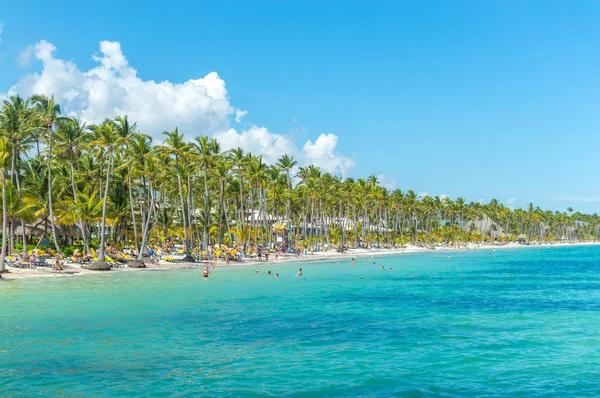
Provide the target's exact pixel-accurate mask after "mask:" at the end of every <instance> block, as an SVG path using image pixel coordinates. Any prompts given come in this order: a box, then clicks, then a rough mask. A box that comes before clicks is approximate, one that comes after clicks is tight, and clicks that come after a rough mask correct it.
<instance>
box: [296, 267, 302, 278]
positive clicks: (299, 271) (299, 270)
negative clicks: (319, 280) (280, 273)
mask: <svg viewBox="0 0 600 398" xmlns="http://www.w3.org/2000/svg"><path fill="white" fill-rule="evenodd" d="M296 276H302V268H298V273H297V274H296Z"/></svg>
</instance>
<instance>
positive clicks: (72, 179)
mask: <svg viewBox="0 0 600 398" xmlns="http://www.w3.org/2000/svg"><path fill="white" fill-rule="evenodd" d="M70 163H71V189H72V190H73V200H74V201H77V191H76V190H75V167H74V166H73V154H71V162H70ZM78 224H79V229H80V230H81V240H82V241H83V251H84V253H85V254H86V255H87V254H89V248H88V245H87V239H86V236H85V225H83V221H82V220H79V222H78ZM23 246H25V244H23ZM23 253H24V255H25V257H27V249H25V251H24V252H23ZM25 257H23V258H25Z"/></svg>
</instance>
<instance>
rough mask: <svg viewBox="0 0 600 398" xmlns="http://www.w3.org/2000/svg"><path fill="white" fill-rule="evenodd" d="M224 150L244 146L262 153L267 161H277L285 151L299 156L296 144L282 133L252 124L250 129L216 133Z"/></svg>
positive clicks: (254, 151)
mask: <svg viewBox="0 0 600 398" xmlns="http://www.w3.org/2000/svg"><path fill="white" fill-rule="evenodd" d="M214 137H215V138H216V139H217V140H218V141H219V143H221V148H222V149H223V150H229V149H233V148H237V147H241V148H244V150H245V151H250V152H252V153H253V154H254V155H262V156H263V160H264V161H265V162H266V163H271V164H272V163H275V162H277V159H279V157H280V156H281V155H283V154H284V153H287V154H289V155H296V156H297V148H296V144H294V142H293V141H292V140H290V139H289V138H287V137H286V136H284V135H280V134H273V133H271V132H269V130H267V129H266V128H265V127H257V126H252V127H251V128H249V129H248V130H244V131H242V132H239V133H238V132H237V131H236V130H235V129H233V128H231V129H229V130H227V131H223V132H220V133H217V134H215V135H214Z"/></svg>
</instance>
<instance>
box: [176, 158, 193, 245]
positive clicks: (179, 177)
mask: <svg viewBox="0 0 600 398" xmlns="http://www.w3.org/2000/svg"><path fill="white" fill-rule="evenodd" d="M175 165H176V166H177V185H178V187H179V199H180V200H181V216H182V217H181V218H182V220H183V240H184V245H183V246H184V250H185V255H186V256H191V252H190V244H189V240H188V231H187V225H186V220H185V218H186V215H185V201H184V200H183V188H182V186H181V175H180V173H179V157H175Z"/></svg>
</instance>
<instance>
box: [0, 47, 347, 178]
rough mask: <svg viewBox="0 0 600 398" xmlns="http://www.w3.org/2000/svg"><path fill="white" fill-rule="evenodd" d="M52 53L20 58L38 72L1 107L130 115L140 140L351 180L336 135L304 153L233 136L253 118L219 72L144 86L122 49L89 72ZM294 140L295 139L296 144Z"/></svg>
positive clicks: (99, 116)
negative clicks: (37, 102) (257, 158)
mask: <svg viewBox="0 0 600 398" xmlns="http://www.w3.org/2000/svg"><path fill="white" fill-rule="evenodd" d="M55 53H56V47H55V46H54V45H53V44H52V43H49V42H47V41H45V40H42V41H40V42H38V43H36V44H35V46H30V47H27V48H25V49H24V50H23V51H21V53H20V54H19V56H18V57H17V61H18V62H19V64H20V65H23V66H26V65H28V64H29V62H30V61H31V60H32V59H34V60H37V61H39V62H40V63H41V71H39V72H36V73H28V74H26V75H24V76H23V77H21V79H19V81H18V83H17V84H15V85H14V86H12V87H11V88H10V89H9V90H8V92H4V93H3V92H0V99H2V98H3V97H6V96H8V95H14V94H19V95H21V96H23V97H27V96H30V95H32V94H47V95H54V96H55V98H56V100H57V102H58V103H59V104H60V105H61V107H62V110H63V114H67V115H73V116H77V117H79V118H81V119H82V120H84V121H87V122H91V123H98V122H101V121H102V120H104V119H106V118H114V117H115V116H117V115H127V116H129V118H130V120H132V121H135V122H137V123H138V127H139V128H140V130H141V131H142V132H145V133H148V134H151V135H153V136H154V137H156V138H158V139H159V140H162V138H163V136H162V134H161V133H162V132H163V131H165V130H169V131H170V130H172V129H174V128H175V127H176V126H177V127H179V129H180V131H182V132H183V133H185V134H186V135H187V137H190V138H191V137H193V136H196V135H199V134H205V135H212V136H214V137H215V138H217V139H218V140H219V141H220V143H221V147H222V148H223V149H224V150H227V149H231V148H236V147H238V146H239V147H242V148H244V150H246V151H250V152H252V153H254V154H257V155H258V154H260V155H263V158H264V160H265V162H267V163H274V162H276V161H277V159H279V157H280V156H281V155H283V154H284V153H287V154H289V155H292V156H294V157H295V158H296V160H297V161H298V163H299V164H300V165H306V164H314V165H315V166H318V167H321V168H322V169H323V170H325V171H329V172H331V173H334V174H338V175H340V174H341V175H343V176H346V175H347V174H348V173H349V171H350V170H351V169H352V168H353V167H354V164H355V162H354V160H353V159H351V158H349V157H346V156H343V155H341V154H339V153H338V152H337V150H336V148H337V141H338V137H337V136H336V135H334V134H321V135H320V136H319V137H317V139H316V140H315V141H314V142H313V141H307V142H305V144H304V145H303V146H302V147H301V148H299V147H298V146H297V145H296V143H295V141H294V138H293V137H292V135H283V134H275V133H272V132H270V131H269V130H268V129H267V128H266V127H259V126H255V125H251V127H249V128H246V129H245V130H241V131H238V130H236V129H234V128H231V126H230V124H231V122H232V119H233V120H235V121H236V122H237V123H240V122H241V121H242V118H243V117H244V116H246V115H247V113H248V112H247V111H246V110H242V109H236V108H235V107H233V106H232V105H231V104H230V102H229V98H228V96H227V90H226V88H225V81H224V80H223V79H221V78H220V77H219V75H218V74H217V73H216V72H210V73H209V74H207V75H206V76H204V77H201V78H198V79H190V80H187V81H185V82H183V83H173V82H170V81H163V82H155V81H153V80H143V79H141V78H139V77H138V76H137V70H136V69H134V68H133V67H132V66H130V65H129V62H128V61H127V58H126V57H125V55H124V54H123V51H122V48H121V44H120V43H119V42H110V41H102V42H100V49H99V52H98V53H96V54H94V55H92V60H93V61H94V62H96V65H95V66H94V67H92V68H91V69H89V70H81V69H79V68H78V66H77V65H76V64H75V63H74V62H71V61H65V60H63V59H60V58H57V57H56V56H55ZM293 123H296V120H295V118H294V120H293ZM301 133H302V134H303V133H304V129H303V127H302V126H301ZM297 134H298V131H294V137H295V138H298V137H297V136H296V135H297Z"/></svg>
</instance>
